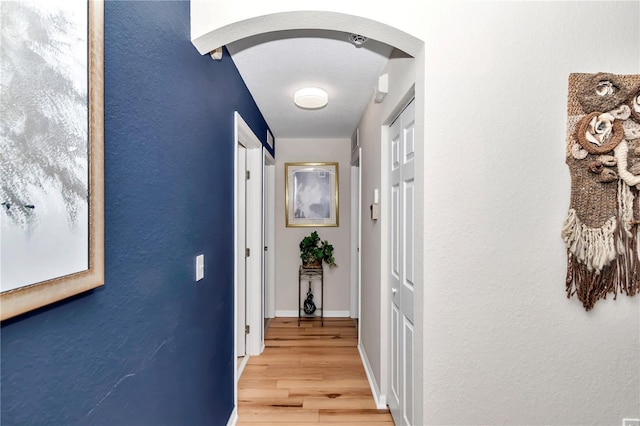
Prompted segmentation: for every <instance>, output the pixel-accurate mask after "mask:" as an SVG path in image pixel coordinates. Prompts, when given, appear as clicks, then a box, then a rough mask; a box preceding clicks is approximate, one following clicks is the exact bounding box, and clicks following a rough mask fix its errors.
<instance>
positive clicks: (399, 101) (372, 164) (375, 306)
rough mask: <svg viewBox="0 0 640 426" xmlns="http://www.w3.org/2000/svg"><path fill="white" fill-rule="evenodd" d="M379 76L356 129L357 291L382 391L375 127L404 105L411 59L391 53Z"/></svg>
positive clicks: (378, 132) (382, 271) (382, 267)
mask: <svg viewBox="0 0 640 426" xmlns="http://www.w3.org/2000/svg"><path fill="white" fill-rule="evenodd" d="M382 73H383V74H385V73H386V74H388V76H389V94H388V95H387V97H386V98H385V99H384V101H383V102H382V103H374V102H373V101H372V100H371V101H370V102H369V104H368V106H367V108H366V109H365V111H364V113H363V115H362V119H361V121H360V124H359V131H360V145H361V146H362V158H361V168H362V203H363V206H362V218H361V222H362V225H361V229H362V243H361V248H360V253H361V257H362V285H361V286H362V290H361V294H362V296H361V306H362V308H361V326H360V327H361V329H360V330H361V336H360V339H361V342H362V345H363V347H364V350H365V353H366V354H367V357H368V359H369V364H370V365H371V368H372V370H373V371H372V372H373V375H374V377H375V380H376V383H377V385H378V387H384V386H383V385H384V384H385V383H386V380H387V377H384V376H383V374H382V371H383V370H382V362H383V360H385V359H386V358H385V357H386V356H387V355H388V350H389V345H388V342H386V341H382V340H381V335H380V330H381V329H382V327H384V326H385V323H386V322H387V321H388V312H387V311H386V309H385V307H386V306H388V304H389V303H390V302H389V300H388V299H387V298H386V297H385V295H386V290H387V289H386V286H384V285H383V284H382V283H383V278H382V277H386V276H387V275H386V274H387V273H388V268H387V265H386V264H385V263H384V262H382V260H381V259H382V258H386V256H385V255H384V254H382V253H385V254H386V253H387V252H388V248H387V247H385V246H384V245H382V233H383V230H384V229H385V227H384V224H385V223H386V222H387V220H388V214H387V212H388V208H389V200H388V197H387V194H386V193H385V191H384V188H383V186H382V173H381V170H382V167H381V164H382V161H383V160H382V158H383V152H382V150H385V149H386V147H387V146H386V145H385V144H383V143H382V137H383V136H382V127H381V125H380V124H381V123H386V124H390V123H389V122H390V121H391V120H393V119H394V118H395V117H396V116H397V114H398V111H397V110H398V109H399V108H402V106H404V105H405V104H406V100H407V99H406V98H407V97H410V96H411V93H412V91H413V89H412V86H413V84H414V83H415V77H416V76H415V60H414V59H413V58H411V57H408V56H407V55H403V54H401V53H400V52H397V51H394V52H393V54H392V55H391V58H390V59H389V61H388V62H387V64H386V66H385V68H384V70H383V71H382ZM374 189H379V190H380V191H381V199H380V209H381V215H380V220H377V221H373V220H371V215H370V210H369V206H370V205H371V203H373V191H374Z"/></svg>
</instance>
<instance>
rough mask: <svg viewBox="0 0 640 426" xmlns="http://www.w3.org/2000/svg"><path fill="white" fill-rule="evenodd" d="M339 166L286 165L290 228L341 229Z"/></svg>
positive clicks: (288, 224) (286, 203)
mask: <svg viewBox="0 0 640 426" xmlns="http://www.w3.org/2000/svg"><path fill="white" fill-rule="evenodd" d="M339 182H340V180H339V176H338V163H337V162H327V163H285V216H286V226H287V227H309V226H313V227H325V226H326V227H329V226H339V212H340V211H339V204H338V201H339V197H338V185H339Z"/></svg>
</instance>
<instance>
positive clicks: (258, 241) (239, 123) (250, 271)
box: [233, 112, 264, 406]
mask: <svg viewBox="0 0 640 426" xmlns="http://www.w3.org/2000/svg"><path fill="white" fill-rule="evenodd" d="M234 129H235V133H234V139H233V150H234V157H235V158H234V176H235V179H234V210H235V211H234V224H233V226H234V237H235V238H234V271H235V275H234V306H236V307H238V303H239V302H238V301H239V299H241V298H242V294H241V292H242V288H243V287H244V286H243V282H244V283H246V292H245V297H244V298H245V300H246V303H245V315H244V317H245V318H246V325H247V326H249V329H250V332H249V334H247V335H245V334H244V333H245V327H244V326H245V324H242V318H240V319H239V317H240V316H241V315H242V314H241V313H240V312H236V315H234V328H235V333H234V336H235V339H236V342H235V344H234V359H233V363H234V365H235V363H236V359H237V357H238V356H240V355H239V354H238V352H237V351H238V346H239V344H241V340H243V339H244V338H246V345H245V349H244V353H245V355H249V356H250V355H259V354H260V353H261V351H262V349H263V346H264V337H263V335H262V325H263V304H262V251H263V250H262V143H261V142H260V140H259V139H258V137H257V136H256V135H255V134H254V133H253V131H252V130H251V128H250V127H249V126H248V125H247V123H246V122H245V121H244V120H243V119H242V117H241V116H240V114H238V112H235V114H234ZM243 152H244V154H243ZM242 158H246V162H245V163H244V166H243V165H242ZM242 167H244V168H245V169H246V171H247V172H249V175H246V174H243V173H241V172H240V169H241V168H242ZM243 175H244V176H243ZM247 177H249V178H248V179H247ZM243 178H244V182H243V181H242V179H243ZM243 183H244V185H243ZM243 188H245V192H244V194H243V190H242V189H243ZM242 199H244V208H242V204H241V200H242ZM242 212H244V226H242V223H240V222H241V221H243V219H242V217H243V214H242ZM243 229H244V236H243V235H242V230H243ZM243 241H244V242H245V243H243ZM245 249H248V250H249V253H250V255H249V256H245V253H246V252H245ZM243 263H246V264H245V265H244V268H242V266H243ZM243 270H244V273H245V275H244V280H242V271H243ZM241 335H242V336H243V337H240V336H241ZM247 358H248V356H245V360H244V361H243V363H242V364H241V366H240V368H236V370H235V386H234V401H235V403H236V406H237V402H238V380H239V379H240V373H241V371H242V368H243V367H244V365H245V364H246V360H247Z"/></svg>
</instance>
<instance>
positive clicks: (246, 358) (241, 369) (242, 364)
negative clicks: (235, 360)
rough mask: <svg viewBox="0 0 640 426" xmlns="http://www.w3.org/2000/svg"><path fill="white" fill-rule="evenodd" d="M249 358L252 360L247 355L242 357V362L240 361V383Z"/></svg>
mask: <svg viewBox="0 0 640 426" xmlns="http://www.w3.org/2000/svg"><path fill="white" fill-rule="evenodd" d="M249 358H251V355H245V356H243V357H242V361H240V366H239V367H238V382H239V381H240V376H242V372H243V371H244V367H246V366H247V363H248V362H249Z"/></svg>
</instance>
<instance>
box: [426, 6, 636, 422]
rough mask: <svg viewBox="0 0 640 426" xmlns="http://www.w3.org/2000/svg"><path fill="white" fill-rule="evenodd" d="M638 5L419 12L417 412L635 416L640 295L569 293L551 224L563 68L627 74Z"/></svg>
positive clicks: (558, 180)
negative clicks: (420, 354)
mask: <svg viewBox="0 0 640 426" xmlns="http://www.w3.org/2000/svg"><path fill="white" fill-rule="evenodd" d="M639 16H640V11H639V3H638V2H634V3H631V2H629V3H613V2H612V3H609V2H603V3H597V2H566V3H565V2H563V3H556V2H518V3H510V2H501V3H468V4H465V6H464V7H463V8H461V7H456V6H455V5H451V6H442V8H441V9H440V10H439V11H438V14H437V15H435V16H433V17H432V18H430V19H429V25H428V31H427V32H426V33H425V35H426V40H427V46H426V61H427V62H426V72H427V76H426V111H425V117H426V120H427V121H426V123H427V124H426V128H427V132H426V139H427V142H426V149H425V154H424V155H425V167H424V171H425V232H426V234H425V236H426V239H425V250H426V253H425V292H424V299H425V306H424V313H425V334H424V336H425V364H424V368H425V370H424V377H425V381H424V404H425V418H426V419H427V420H428V422H429V423H431V424H480V423H481V424H563V425H568V424H580V425H586V424H598V425H604V424H609V425H620V424H621V423H622V418H623V417H635V418H638V417H640V361H639V351H640V297H638V296H636V297H633V298H629V297H624V296H619V297H618V300H616V301H613V300H612V297H611V298H609V299H608V300H606V301H600V302H598V303H597V305H596V307H595V309H594V310H593V311H592V312H585V310H584V309H583V308H582V305H581V303H580V302H578V300H576V299H575V298H574V299H571V300H567V299H566V297H565V291H564V278H565V271H566V254H565V249H564V245H563V243H562V241H561V238H560V229H561V226H562V223H563V221H564V218H565V216H566V213H567V210H568V207H569V195H570V179H569V171H568V168H567V166H566V165H565V164H564V159H565V144H566V142H565V139H566V138H565V123H566V119H567V113H566V105H567V80H568V75H569V73H571V72H598V71H605V70H606V71H609V72H614V73H638V72H639V71H640V68H639V62H640V32H639V31H640V30H639V28H640V20H639ZM429 42H431V43H429ZM595 52H598V53H596V54H594V53H595Z"/></svg>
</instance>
